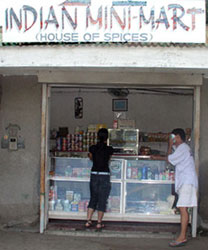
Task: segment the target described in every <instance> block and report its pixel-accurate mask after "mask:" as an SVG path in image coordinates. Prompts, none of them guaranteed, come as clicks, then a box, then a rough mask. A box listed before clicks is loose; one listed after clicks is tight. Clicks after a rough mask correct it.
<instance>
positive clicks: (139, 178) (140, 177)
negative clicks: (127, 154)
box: [138, 168, 142, 180]
mask: <svg viewBox="0 0 208 250" xmlns="http://www.w3.org/2000/svg"><path fill="white" fill-rule="evenodd" d="M141 179H142V169H141V168H139V169H138V180H141Z"/></svg>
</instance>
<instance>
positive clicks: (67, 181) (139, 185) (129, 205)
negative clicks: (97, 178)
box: [48, 156, 179, 222]
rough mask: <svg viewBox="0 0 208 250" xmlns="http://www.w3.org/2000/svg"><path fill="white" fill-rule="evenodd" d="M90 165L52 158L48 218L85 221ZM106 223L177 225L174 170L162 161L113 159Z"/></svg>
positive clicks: (76, 160) (81, 159)
mask: <svg viewBox="0 0 208 250" xmlns="http://www.w3.org/2000/svg"><path fill="white" fill-rule="evenodd" d="M91 167H92V162H91V161H90V160H89V159H88V158H69V157H52V158H51V166H50V171H49V183H50V185H49V195H48V197H49V199H48V207H49V213H48V214H49V218H53V219H56V218H57V219H86V211H87V205H88V202H89V199H90V191H89V180H90V170H91ZM110 170H111V193H110V197H109V199H108V205H107V213H106V214H105V217H104V219H106V220H117V221H119V220H122V221H150V222H179V216H178V215H175V214H174V211H173V209H172V204H173V202H174V196H173V195H172V190H173V188H174V171H173V169H172V167H171V166H169V165H167V163H166V162H165V161H156V160H150V159H141V158H140V157H139V156H137V157H136V156H135V157H134V156H131V157H130V156H126V157H125V158H121V159H120V158H119V157H117V158H116V156H114V157H113V158H112V159H111V161H110Z"/></svg>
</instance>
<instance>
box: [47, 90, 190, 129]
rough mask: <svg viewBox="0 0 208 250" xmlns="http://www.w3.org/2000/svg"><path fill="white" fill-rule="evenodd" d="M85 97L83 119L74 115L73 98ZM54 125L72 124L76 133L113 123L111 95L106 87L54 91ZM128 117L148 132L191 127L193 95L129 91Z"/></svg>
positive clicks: (52, 124)
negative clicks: (79, 130)
mask: <svg viewBox="0 0 208 250" xmlns="http://www.w3.org/2000/svg"><path fill="white" fill-rule="evenodd" d="M76 96H81V97H82V98H83V103H84V110H83V119H75V118H74V98H75V97H76ZM51 97H52V98H51V111H52V112H51V128H56V129H57V128H58V127H61V126H62V127H64V126H66V127H69V132H70V133H73V132H74V129H75V127H76V126H80V127H82V128H83V129H84V130H86V129H87V126H88V124H97V123H105V124H107V126H108V127H109V128H111V127H112V126H113V120H114V112H113V111H112V99H113V98H115V97H112V96H111V95H110V94H108V93H107V92H106V90H96V91H93V90H92V91H89V90H88V91H86V90H82V89H81V90H79V89H72V90H70V89H68V90H67V91H66V92H52V95H51ZM127 98H128V112H125V113H126V114H125V115H126V118H127V119H133V120H135V121H136V127H137V128H139V129H140V131H146V132H160V131H161V132H169V131H170V130H172V129H173V128H175V127H182V128H190V127H192V105H193V97H192V96H183V95H181V96H177V95H162V94H157V95H155V94H142V93H140V92H135V91H131V90H130V94H129V95H128V97H127Z"/></svg>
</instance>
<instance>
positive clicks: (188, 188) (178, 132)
mask: <svg viewBox="0 0 208 250" xmlns="http://www.w3.org/2000/svg"><path fill="white" fill-rule="evenodd" d="M185 140H186V134H185V132H184V130H183V129H181V128H178V129H174V130H173V131H172V134H171V137H170V139H169V144H168V155H167V156H166V157H163V156H152V159H155V160H162V159H166V160H167V161H168V162H170V163H171V164H172V165H174V166H175V191H176V193H177V194H178V196H179V198H178V202H177V205H176V206H177V207H178V208H179V210H180V216H181V232H180V235H179V236H178V238H177V239H176V240H174V241H172V242H170V244H169V246H171V247H178V246H183V245H185V243H186V242H187V238H186V232H187V227H188V222H189V214H188V207H196V206H197V188H198V178H197V174H196V170H195V164H194V159H193V156H192V154H191V150H190V147H189V146H188V145H187V144H186V143H185ZM173 147H175V151H174V152H173V153H172V148H173Z"/></svg>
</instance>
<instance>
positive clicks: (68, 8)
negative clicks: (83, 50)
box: [0, 0, 206, 43]
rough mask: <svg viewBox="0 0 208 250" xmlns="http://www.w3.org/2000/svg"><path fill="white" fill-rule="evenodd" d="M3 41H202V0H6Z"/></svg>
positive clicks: (203, 9)
mask: <svg viewBox="0 0 208 250" xmlns="http://www.w3.org/2000/svg"><path fill="white" fill-rule="evenodd" d="M0 10H1V15H0V18H1V24H2V26H3V42H5V43H6V42H12V43H15V42H17V43H18V42H26V43H27V42H30V43H31V42H32V43H33V42H34V43H45V42H47V43H57V42H58V43H59V42H60V43H63V42H64V43H78V42H106V43H110V42H123V43H125V42H136V43H149V42H154V43H155V42H162V43H163V42H164V43H205V37H206V24H205V23H206V21H205V19H206V11H205V0H146V1H145V0H144V1H143V0H48V1H47V0H18V1H17V0H15V1H14V0H11V1H10V0H7V1H4V2H2V3H1V7H0Z"/></svg>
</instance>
